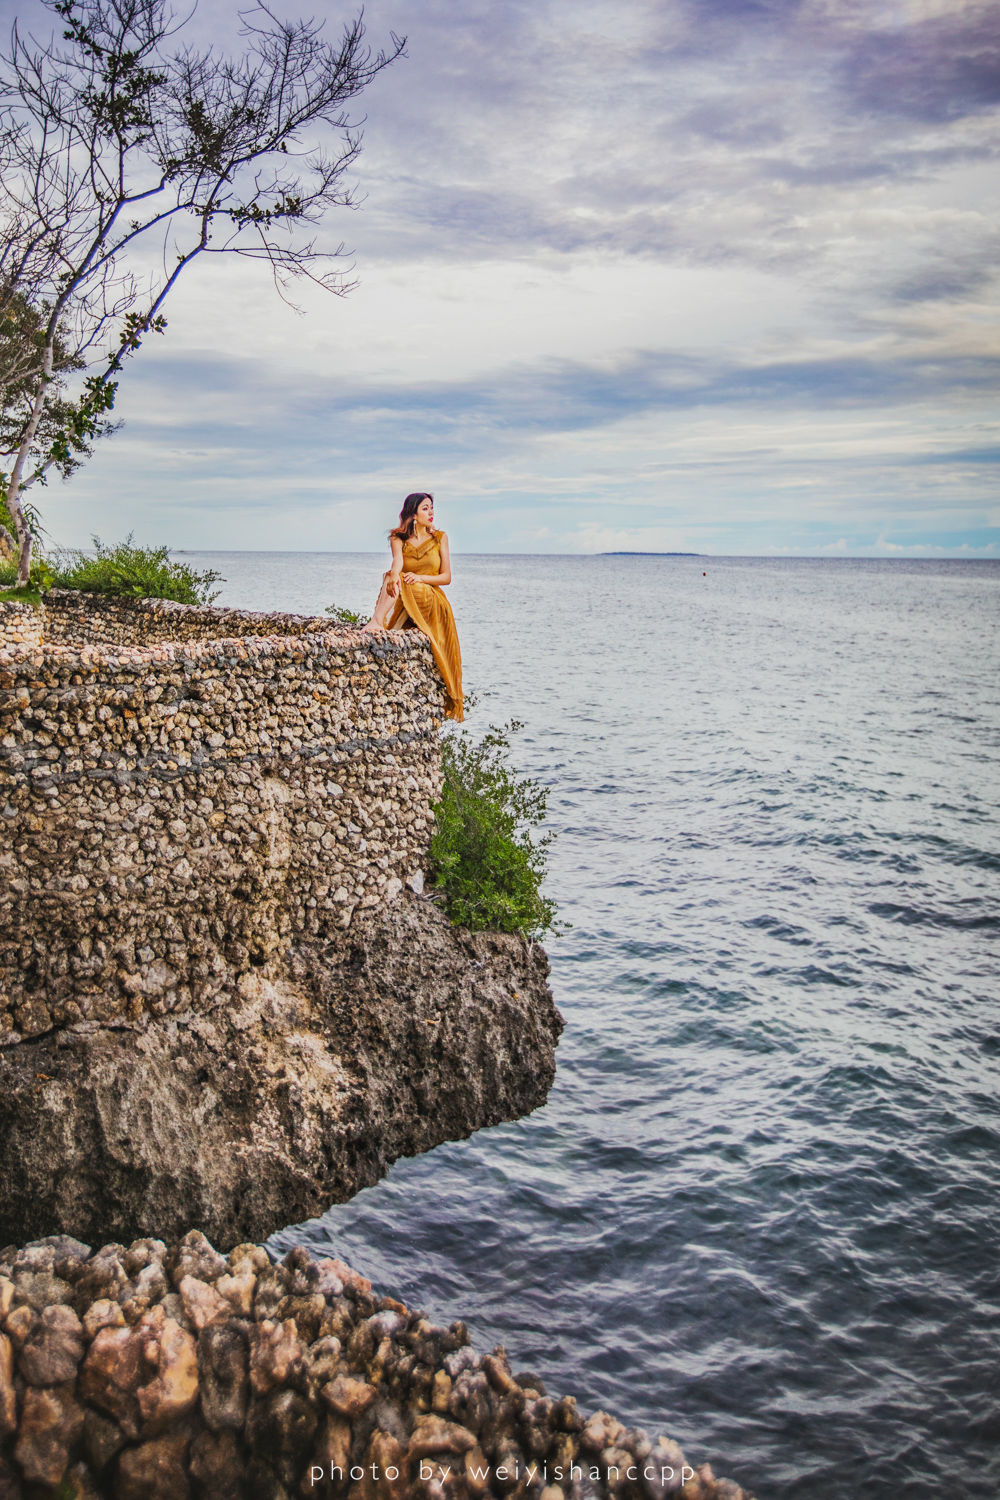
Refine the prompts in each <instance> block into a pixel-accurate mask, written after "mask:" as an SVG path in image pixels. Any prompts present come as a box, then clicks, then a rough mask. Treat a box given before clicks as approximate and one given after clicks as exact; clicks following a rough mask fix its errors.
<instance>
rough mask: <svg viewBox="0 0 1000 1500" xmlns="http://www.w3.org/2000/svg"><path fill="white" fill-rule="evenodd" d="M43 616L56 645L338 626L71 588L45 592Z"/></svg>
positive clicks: (295, 632) (318, 631)
mask: <svg viewBox="0 0 1000 1500" xmlns="http://www.w3.org/2000/svg"><path fill="white" fill-rule="evenodd" d="M42 616H43V619H44V622H45V639H46V640H47V641H49V642H50V643H51V644H53V645H55V644H67V643H68V644H73V643H78V642H81V641H85V642H88V643H89V644H91V645H104V646H149V645H152V644H154V643H155V642H159V641H211V640H221V639H225V640H233V639H239V638H240V637H242V636H254V635H256V636H284V637H288V636H300V635H325V634H328V633H329V632H330V631H332V630H333V629H334V626H333V625H332V624H331V622H330V620H329V618H328V617H326V616H324V615H290V614H277V613H263V612H261V611H257V610H248V609H223V608H220V607H219V606H217V605H211V606H207V605H197V604H175V603H174V602H173V600H171V599H114V598H105V597H104V596H103V595H100V594H83V593H80V592H79V591H77V590H73V589H53V590H52V592H51V593H49V594H47V595H46V596H45V604H44V606H43V609H42ZM2 639H3V637H2V625H0V640H2Z"/></svg>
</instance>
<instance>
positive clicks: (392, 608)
mask: <svg viewBox="0 0 1000 1500" xmlns="http://www.w3.org/2000/svg"><path fill="white" fill-rule="evenodd" d="M389 546H390V548H391V549H392V567H391V568H390V569H389V571H388V573H386V574H385V576H384V578H383V580H382V589H381V592H380V593H379V596H378V600H377V602H376V604H375V610H374V613H373V614H372V617H371V619H370V620H369V621H368V624H367V625H366V626H365V630H367V631H375V630H422V631H423V633H424V635H425V636H426V637H427V639H428V640H429V641H430V643H431V650H432V651H433V653H434V660H435V661H436V662H437V667H438V671H439V672H440V673H441V677H442V679H443V681H444V686H445V692H446V694H447V704H446V707H445V713H446V715H447V716H448V718H449V719H457V720H458V721H459V722H461V720H462V719H463V718H464V717H465V715H464V714H463V712H462V656H461V653H460V651H459V649H458V632H457V631H456V629H455V616H454V615H453V614H452V612H451V605H450V604H449V603H448V600H447V599H446V598H445V596H444V593H443V592H442V590H443V589H444V586H445V584H446V583H450V582H451V555H450V553H449V551H448V538H447V535H446V534H445V533H444V532H443V531H435V530H434V496H433V495H427V494H424V493H422V492H421V493H418V494H413V495H407V497H406V499H405V500H404V501H403V509H402V510H401V511H400V513H399V525H398V526H397V527H396V529H395V530H394V531H390V533H389Z"/></svg>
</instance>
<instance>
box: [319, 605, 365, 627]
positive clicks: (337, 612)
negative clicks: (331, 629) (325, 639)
mask: <svg viewBox="0 0 1000 1500" xmlns="http://www.w3.org/2000/svg"><path fill="white" fill-rule="evenodd" d="M323 613H324V614H326V615H330V616H331V617H332V619H333V623H334V624H335V625H366V624H367V623H368V621H367V617H366V616H365V615H359V614H358V612H357V610H355V609H345V608H344V606H343V605H342V604H328V605H327V606H326V609H325V610H324V611H323Z"/></svg>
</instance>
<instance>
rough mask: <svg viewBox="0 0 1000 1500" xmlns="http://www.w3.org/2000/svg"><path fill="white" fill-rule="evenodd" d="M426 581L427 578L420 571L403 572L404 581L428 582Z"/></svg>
mask: <svg viewBox="0 0 1000 1500" xmlns="http://www.w3.org/2000/svg"><path fill="white" fill-rule="evenodd" d="M426 581H427V580H426V579H425V578H423V577H422V576H421V575H420V574H419V573H404V574H403V582H404V583H426Z"/></svg>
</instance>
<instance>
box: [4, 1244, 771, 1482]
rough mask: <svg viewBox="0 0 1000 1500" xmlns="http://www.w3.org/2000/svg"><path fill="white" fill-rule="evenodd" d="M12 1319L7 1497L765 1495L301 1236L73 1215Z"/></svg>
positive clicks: (8, 1285)
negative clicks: (169, 1239) (112, 1226)
mask: <svg viewBox="0 0 1000 1500" xmlns="http://www.w3.org/2000/svg"><path fill="white" fill-rule="evenodd" d="M0 1325H2V1328H3V1332H0V1496H2V1497H3V1500H21V1497H22V1496H24V1497H25V1500H27V1497H28V1496H41V1495H50V1496H51V1495H67V1496H70V1495H72V1496H75V1497H77V1500H98V1497H100V1496H106V1497H109V1500H111V1497H113V1500H244V1497H246V1500H249V1497H268V1500H290V1497H292V1496H315V1497H316V1500H342V1497H350V1500H408V1497H411V1496H413V1497H417V1496H420V1497H426V1500H482V1497H485V1496H489V1495H507V1496H509V1497H511V1500H565V1497H567V1496H569V1497H570V1500H588V1497H589V1500H596V1497H610V1496H620V1497H622V1500H666V1497H667V1496H675V1497H677V1500H753V1497H752V1496H750V1495H748V1494H746V1493H745V1492H744V1491H743V1490H742V1489H741V1488H740V1486H739V1485H738V1484H736V1483H734V1482H733V1481H732V1480H728V1479H716V1477H715V1475H714V1474H713V1472H712V1469H711V1467H710V1466H709V1465H708V1464H702V1465H701V1466H700V1467H698V1468H697V1469H696V1468H695V1467H694V1465H693V1464H691V1463H689V1462H688V1460H687V1458H686V1457H685V1455H684V1453H683V1452H682V1451H681V1449H680V1448H679V1447H678V1445H677V1443H676V1442H674V1441H672V1440H671V1439H670V1438H667V1437H662V1436H652V1437H651V1436H648V1435H647V1434H646V1433H645V1432H643V1431H642V1430H641V1429H638V1428H632V1429H629V1428H626V1426H625V1424H624V1423H622V1422H619V1421H617V1420H616V1419H615V1418H614V1417H611V1416H609V1415H608V1414H607V1413H605V1412H597V1413H595V1414H594V1415H593V1416H591V1417H590V1418H589V1419H588V1420H585V1419H584V1418H583V1417H582V1416H581V1415H580V1413H579V1412H578V1411H577V1405H576V1402H575V1401H574V1400H573V1398H572V1397H563V1398H561V1399H555V1398H553V1397H551V1396H549V1395H548V1394H547V1393H546V1391H545V1387H544V1385H543V1383H542V1382H541V1380H539V1379H538V1377H537V1376H536V1375H533V1374H530V1373H526V1372H524V1373H517V1374H515V1373H514V1371H512V1369H511V1366H510V1363H509V1361H508V1359H507V1356H506V1353H505V1351H504V1350H503V1349H502V1348H498V1349H496V1350H494V1352H493V1353H492V1354H487V1355H485V1356H484V1355H482V1354H480V1353H478V1352H477V1351H476V1350H475V1349H474V1348H473V1347H472V1346H471V1344H470V1343H469V1335H468V1331H467V1330H466V1328H465V1325H464V1324H462V1323H453V1324H452V1325H451V1326H450V1327H449V1328H442V1327H438V1326H435V1325H434V1324H433V1323H431V1322H430V1321H429V1320H428V1319H427V1318H425V1317H423V1316H422V1315H421V1314H420V1313H419V1312H412V1311H411V1310H410V1309H409V1308H407V1307H405V1306H404V1305H403V1304H402V1303H400V1302H397V1301H395V1300H394V1299H393V1298H391V1297H379V1296H378V1295H377V1294H376V1293H375V1292H374V1291H373V1289H372V1285H371V1283H370V1282H369V1281H367V1280H366V1279H365V1278H364V1277H362V1276H359V1275H358V1274H357V1272H355V1271H353V1270H351V1268H350V1267H349V1266H347V1265H345V1264H344V1263H343V1261H340V1260H334V1259H324V1260H319V1261H317V1260H313V1259H311V1258H310V1256H309V1255H308V1254H307V1253H306V1252H305V1251H304V1250H302V1249H296V1250H293V1251H291V1253H290V1254H289V1255H288V1256H287V1257H286V1258H285V1260H284V1261H283V1263H282V1264H280V1265H275V1264H272V1262H271V1260H270V1258H269V1257H268V1255H267V1252H266V1251H265V1250H263V1249H262V1248H261V1247H260V1246H259V1245H249V1244H247V1245H240V1246H238V1247H237V1248H236V1249H234V1250H233V1251H232V1252H231V1253H230V1255H229V1256H228V1258H224V1257H223V1256H221V1255H219V1254H217V1253H216V1251H215V1250H214V1249H213V1248H212V1246H211V1244H209V1242H208V1241H207V1240H206V1239H205V1237H204V1236H203V1235H201V1234H198V1233H192V1234H189V1235H187V1236H185V1238H184V1239H183V1240H182V1241H181V1243H180V1244H177V1245H173V1246H171V1247H169V1248H168V1246H167V1245H165V1244H164V1243H163V1242H162V1241H160V1240H156V1239H144V1240H139V1241H137V1242H135V1243H133V1244H131V1245H129V1246H125V1245H123V1244H110V1245H105V1246H104V1248H103V1249H101V1250H100V1251H98V1252H97V1254H91V1253H90V1251H89V1249H88V1247H87V1246H86V1245H83V1244H80V1243H79V1242H77V1241H76V1240H73V1239H68V1238H66V1237H65V1236H57V1237H54V1238H52V1239H50V1240H47V1241H43V1242H41V1243H36V1244H32V1245H28V1246H26V1247H25V1248H24V1249H23V1250H15V1249H10V1250H6V1251H4V1252H2V1254H0Z"/></svg>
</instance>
